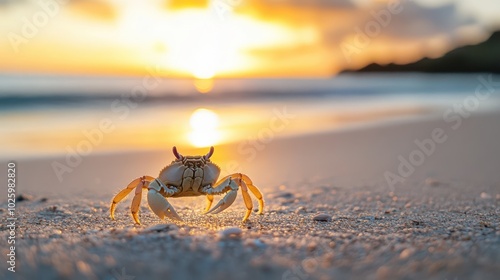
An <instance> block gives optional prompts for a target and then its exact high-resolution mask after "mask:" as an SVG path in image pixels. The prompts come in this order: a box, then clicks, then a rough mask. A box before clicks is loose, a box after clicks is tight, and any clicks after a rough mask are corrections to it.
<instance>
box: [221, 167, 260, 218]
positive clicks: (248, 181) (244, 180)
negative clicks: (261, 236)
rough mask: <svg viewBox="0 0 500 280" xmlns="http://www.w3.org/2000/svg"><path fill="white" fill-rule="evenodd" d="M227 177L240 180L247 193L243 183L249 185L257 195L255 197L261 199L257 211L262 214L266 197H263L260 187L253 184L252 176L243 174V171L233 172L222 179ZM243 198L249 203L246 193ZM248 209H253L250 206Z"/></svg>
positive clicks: (243, 191) (243, 190)
mask: <svg viewBox="0 0 500 280" xmlns="http://www.w3.org/2000/svg"><path fill="white" fill-rule="evenodd" d="M227 178H232V179H234V180H236V181H238V183H239V185H240V186H241V188H242V193H245V191H246V190H245V189H244V188H243V184H245V185H246V187H248V189H249V190H250V191H251V192H252V193H253V195H255V197H256V198H257V200H258V201H259V212H257V214H262V212H263V211H264V199H263V197H262V193H261V192H260V190H259V188H257V187H256V186H255V185H254V184H253V182H252V180H251V179H250V177H248V176H247V175H245V174H242V173H234V174H231V175H228V176H226V177H224V178H222V179H221V180H220V181H223V180H226V179H227ZM247 194H248V191H247ZM243 199H244V200H245V204H247V201H246V199H245V194H243ZM247 208H248V206H247ZM248 209H250V210H251V209H252V208H248Z"/></svg>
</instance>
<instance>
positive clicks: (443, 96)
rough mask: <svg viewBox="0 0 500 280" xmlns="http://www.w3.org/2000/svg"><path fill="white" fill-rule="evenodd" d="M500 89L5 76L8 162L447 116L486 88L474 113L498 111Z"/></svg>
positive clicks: (350, 78)
mask: <svg viewBox="0 0 500 280" xmlns="http://www.w3.org/2000/svg"><path fill="white" fill-rule="evenodd" d="M495 81H499V82H495ZM498 89H500V77H499V76H495V75H490V74H416V73H408V74H342V75H339V76H337V77H334V78H331V79H225V80H224V79H221V80H189V79H166V78H158V77H153V76H147V77H109V76H108V77H96V76H76V75H63V76H60V75H39V74H8V73H3V74H0V158H1V159H5V160H7V159H8V158H12V157H16V158H23V157H29V158H32V157H45V156H57V155H62V154H65V153H67V152H68V149H77V148H79V145H80V144H82V143H84V142H85V143H90V144H91V146H92V147H91V149H90V150H91V151H92V152H93V153H102V152H121V151H140V150H153V149H162V148H165V147H169V146H172V145H177V146H181V147H182V146H185V147H207V146H210V145H220V144H225V143H234V142H241V141H252V140H253V141H269V140H270V139H274V138H276V137H292V136H297V135H305V134H311V133H324V132H328V131H332V130H338V129H359V128H360V127H364V126H366V125H380V124H385V123H387V122H393V121H397V122H400V121H411V120H412V119H415V118H429V117H432V118H436V117H438V118H439V117H440V116H441V115H442V113H443V112H445V111H446V110H447V109H449V108H451V109H452V110H455V109H454V106H456V104H463V103H464V102H465V103H467V102H469V103H470V102H473V101H471V98H474V97H475V96H476V95H477V92H478V90H479V92H488V93H489V95H488V98H487V100H478V101H480V102H479V105H478V106H477V108H475V109H474V110H478V111H481V110H498V108H500V107H499V106H498V105H499V104H500V102H499V100H500V98H499V96H500V95H499V90H498ZM476 98H477V97H476ZM465 105H468V104H465ZM473 105H474V104H473V103H470V104H469V106H473ZM80 148H81V147H80ZM82 149H83V148H82Z"/></svg>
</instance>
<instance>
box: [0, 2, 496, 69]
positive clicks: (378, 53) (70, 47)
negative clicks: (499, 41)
mask: <svg viewBox="0 0 500 280" xmlns="http://www.w3.org/2000/svg"><path fill="white" fill-rule="evenodd" d="M58 1H59V2H58ZM468 1H469V0H461V2H463V3H462V4H461V5H459V4H456V3H455V4H450V3H447V2H449V1H446V0H442V1H434V2H432V3H434V4H432V5H430V4H429V1H425V0H421V1H420V2H422V3H421V5H420V4H416V3H414V2H415V1H413V2H410V1H402V2H397V3H396V5H397V6H389V5H390V4H389V1H382V0H379V1H370V0H366V1H364V0H352V1H349V0H338V1H330V2H328V1H313V0H310V1H305V0H268V1H263V0H212V1H203V0H190V1H163V0H152V1H132V0H128V1H125V0H72V1H68V0H64V1H63V0H45V2H43V1H42V2H43V3H48V4H46V5H45V6H41V5H40V4H38V2H37V1H34V0H24V1H6V2H0V37H1V38H6V39H7V40H0V71H2V72H55V73H61V72H63V73H92V74H114V75H123V74H134V75H137V74H139V75H140V74H143V73H146V72H147V69H149V68H152V67H155V68H160V69H162V70H164V73H165V76H172V77H197V78H212V77H290V76H294V77H297V76H307V77H328V76H331V75H333V74H335V73H337V72H339V71H341V70H343V69H347V68H359V67H362V66H364V65H366V64H368V63H371V62H379V63H389V62H398V63H405V62H410V61H414V60H417V59H419V58H422V57H424V56H431V57H435V56H439V55H442V54H443V53H445V52H446V51H448V50H450V49H452V48H454V47H456V46H458V45H463V44H466V43H476V42H479V41H481V40H484V39H485V38H487V36H488V34H489V32H490V31H491V26H492V24H493V23H492V22H491V21H488V22H481V21H480V20H479V18H486V17H485V15H486V14H484V13H481V12H477V11H476V16H474V14H467V13H464V12H463V11H462V10H464V8H463V7H467V6H466V4H467V3H469V2H468ZM483 1H486V2H485V3H490V2H491V1H490V0H483ZM66 2H67V3H66ZM437 2H443V3H442V4H441V5H436V4H435V3H437ZM459 2H460V1H459ZM1 3H3V4H1ZM464 3H465V4H464ZM393 5H394V4H393ZM464 5H465V6H464ZM492 5H493V6H492V7H493V8H495V9H496V8H500V7H498V4H497V5H496V6H495V4H492ZM391 7H392V8H391ZM469 10H470V9H468V10H467V11H469ZM488 10H489V11H491V10H492V8H491V7H490V9H488ZM397 11H399V12H397ZM496 11H500V9H497V10H496ZM384 15H385V16H386V17H385V18H384ZM477 15H481V16H477ZM387 16H388V17H389V18H387ZM377 18H378V20H377Z"/></svg>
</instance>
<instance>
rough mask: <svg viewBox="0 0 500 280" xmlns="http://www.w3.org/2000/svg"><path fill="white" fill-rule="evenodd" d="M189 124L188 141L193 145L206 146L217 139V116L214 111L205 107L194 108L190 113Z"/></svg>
mask: <svg viewBox="0 0 500 280" xmlns="http://www.w3.org/2000/svg"><path fill="white" fill-rule="evenodd" d="M189 124H190V125H191V132H190V133H189V135H188V137H189V142H191V144H193V145H194V146H195V147H208V146H211V145H214V144H216V143H217V142H218V141H219V139H220V132H219V131H218V126H219V117H218V116H217V114H216V113H215V112H213V111H211V110H208V109H205V108H200V109H196V110H195V111H194V112H193V114H191V118H190V119H189Z"/></svg>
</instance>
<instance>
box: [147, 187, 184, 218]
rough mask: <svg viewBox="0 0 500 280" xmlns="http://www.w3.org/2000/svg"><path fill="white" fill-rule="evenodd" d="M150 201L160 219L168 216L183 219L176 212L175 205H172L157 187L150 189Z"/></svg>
mask: <svg viewBox="0 0 500 280" xmlns="http://www.w3.org/2000/svg"><path fill="white" fill-rule="evenodd" d="M148 203H149V207H151V210H153V212H154V213H155V214H156V215H157V216H158V217H160V219H163V218H164V217H165V216H167V217H168V218H170V219H173V220H177V221H182V219H181V217H179V215H178V214H177V212H175V209H174V207H172V205H170V203H169V202H168V201H167V200H166V199H165V198H164V197H163V196H161V195H160V194H159V193H158V191H156V190H155V189H150V190H149V191H148Z"/></svg>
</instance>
